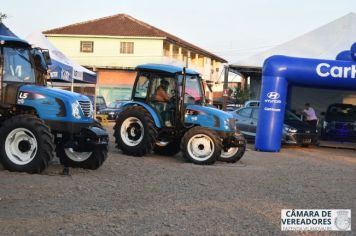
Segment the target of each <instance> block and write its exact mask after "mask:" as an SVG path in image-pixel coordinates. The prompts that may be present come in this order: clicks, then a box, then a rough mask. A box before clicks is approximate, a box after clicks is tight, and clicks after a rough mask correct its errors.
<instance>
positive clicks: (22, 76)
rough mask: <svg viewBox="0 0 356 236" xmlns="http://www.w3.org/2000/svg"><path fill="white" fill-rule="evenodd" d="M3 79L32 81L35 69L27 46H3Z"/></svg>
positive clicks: (8, 80)
mask: <svg viewBox="0 0 356 236" xmlns="http://www.w3.org/2000/svg"><path fill="white" fill-rule="evenodd" d="M3 58H4V65H3V80H4V81H5V82H22V83H34V82H35V71H34V68H33V65H32V63H31V61H30V51H29V50H28V49H27V48H11V47H4V50H3Z"/></svg>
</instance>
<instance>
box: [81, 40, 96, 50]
mask: <svg viewBox="0 0 356 236" xmlns="http://www.w3.org/2000/svg"><path fill="white" fill-rule="evenodd" d="M93 51H94V42H93V41H80V52H93Z"/></svg>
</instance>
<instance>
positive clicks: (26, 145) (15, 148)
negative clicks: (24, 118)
mask: <svg viewBox="0 0 356 236" xmlns="http://www.w3.org/2000/svg"><path fill="white" fill-rule="evenodd" d="M37 148H38V144H37V140H36V137H35V135H34V134H33V133H32V132H31V131H30V130H28V129H25V128H16V129H14V130H12V131H11V132H10V133H9V134H8V135H7V137H6V140H5V152H6V155H7V157H8V158H9V160H10V161H11V162H12V163H14V164H16V165H26V164H28V163H30V162H31V161H32V160H33V159H34V158H35V156H36V153H37Z"/></svg>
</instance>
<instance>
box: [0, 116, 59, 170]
mask: <svg viewBox="0 0 356 236" xmlns="http://www.w3.org/2000/svg"><path fill="white" fill-rule="evenodd" d="M53 151H54V145H53V136H52V134H51V132H50V129H49V127H48V126H47V125H45V124H44V122H43V121H42V120H41V119H39V118H38V117H36V116H32V115H18V116H14V117H12V118H10V119H8V120H6V121H5V122H4V123H3V124H2V127H1V129H0V160H1V163H2V164H3V166H4V168H5V169H7V170H10V171H19V172H28V173H40V172H42V171H43V170H44V169H45V168H46V167H47V166H48V163H49V161H50V160H51V159H52V158H53Z"/></svg>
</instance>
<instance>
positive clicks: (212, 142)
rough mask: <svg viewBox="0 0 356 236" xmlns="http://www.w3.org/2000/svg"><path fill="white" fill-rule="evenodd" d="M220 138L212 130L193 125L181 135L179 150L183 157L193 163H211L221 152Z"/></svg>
mask: <svg viewBox="0 0 356 236" xmlns="http://www.w3.org/2000/svg"><path fill="white" fill-rule="evenodd" d="M221 148H222V144H221V140H220V139H219V137H218V136H217V134H216V133H215V132H214V131H213V130H209V129H207V128H204V127H199V126H197V127H193V128H191V129H190V130H188V131H187V132H186V133H185V135H184V136H183V139H182V143H181V150H182V153H183V157H184V158H185V159H186V160H188V161H190V162H193V163H195V164H200V165H210V164H213V163H214V162H215V161H216V160H217V159H218V157H219V156H220V154H221Z"/></svg>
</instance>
